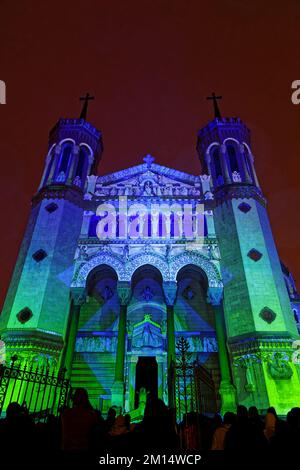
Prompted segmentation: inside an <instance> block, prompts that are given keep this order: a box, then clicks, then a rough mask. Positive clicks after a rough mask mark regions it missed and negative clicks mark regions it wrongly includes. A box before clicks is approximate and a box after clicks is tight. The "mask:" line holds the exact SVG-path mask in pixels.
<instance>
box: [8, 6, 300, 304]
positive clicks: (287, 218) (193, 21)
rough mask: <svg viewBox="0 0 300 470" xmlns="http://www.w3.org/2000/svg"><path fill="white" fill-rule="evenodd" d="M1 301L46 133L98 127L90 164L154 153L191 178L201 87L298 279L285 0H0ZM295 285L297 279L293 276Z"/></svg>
mask: <svg viewBox="0 0 300 470" xmlns="http://www.w3.org/2000/svg"><path fill="white" fill-rule="evenodd" d="M1 19H2V25H1V32H0V62H1V64H0V65H1V66H0V73H1V76H0V79H1V80H4V81H5V82H6V86H7V104H6V105H2V106H1V107H0V119H1V130H0V135H1V137H0V152H1V191H2V197H1V214H2V224H1V226H2V229H1V243H0V250H1V252H0V261H1V283H0V288H1V299H3V297H4V295H5V291H6V289H7V286H8V282H9V279H10V276H11V273H12V269H13V266H14V263H15V260H16V256H17V253H18V249H19V244H20V241H21V239H22V236H23V233H24V229H25V226H26V221H27V217H28V212H29V209H30V199H31V196H32V195H33V193H34V192H35V190H36V188H37V186H38V184H39V181H40V177H41V174H42V170H43V165H44V158H45V153H46V150H47V138H48V132H49V130H50V129H51V127H52V126H53V125H54V124H55V122H56V121H57V119H58V118H60V117H77V116H78V114H79V112H80V106H81V104H80V103H79V100H78V97H79V96H80V95H82V94H84V93H85V92H86V91H89V92H90V93H93V94H94V95H95V96H96V101H94V102H93V103H92V105H91V106H90V112H89V120H90V121H91V122H92V123H93V124H94V125H95V127H97V128H99V129H101V130H102V132H103V139H104V146H105V151H104V154H103V159H102V162H101V165H100V167H99V173H101V174H102V173H107V172H111V171H114V170H118V169H121V168H125V167H127V166H131V165H135V164H138V163H140V162H141V160H142V156H144V155H145V154H146V153H152V154H153V155H154V156H155V157H156V162H157V163H161V164H163V165H167V166H172V167H174V168H177V169H180V170H184V171H187V172H190V173H195V174H199V173H200V171H201V169H200V164H199V162H198V157H197V154H196V151H195V143H196V133H197V130H198V129H199V128H200V127H202V126H203V125H205V124H206V123H207V121H208V120H210V119H211V117H212V109H211V105H210V103H209V102H207V101H206V100H205V96H207V95H208V94H210V93H211V92H212V91H216V92H217V93H219V94H222V95H223V100H222V103H221V109H222V112H223V115H225V116H240V117H241V118H242V119H243V120H244V121H245V122H246V123H247V125H248V127H250V129H251V130H252V141H253V152H254V155H255V157H256V170H257V173H258V177H259V180H260V183H261V186H262V188H263V190H264V193H265V195H266V197H267V198H268V201H269V206H268V207H269V214H270V218H271V223H272V226H273V231H274V235H275V238H276V242H277V246H278V249H279V253H280V256H281V258H282V259H283V260H284V262H285V263H286V264H287V265H288V266H289V268H290V269H291V270H292V272H293V273H294V275H295V278H296V280H297V279H298V281H299V283H298V284H300V263H299V249H300V236H299V235H300V217H299V210H298V208H299V206H300V190H299V173H300V171H299V170H300V164H299V161H300V139H299V127H300V105H299V106H295V105H293V104H292V102H291V97H290V96H291V83H292V81H293V80H296V79H299V78H300V77H299V72H298V70H299V24H300V4H299V2H298V0H297V1H296V0H287V1H286V2H284V5H283V4H282V3H281V2H274V1H264V2H262V1H261V0H252V1H243V0H222V1H221V0H214V1H213V2H204V1H201V0H179V1H178V0H169V1H168V0H138V1H136V0H126V1H120V0H119V1H117V0H115V1H113V0H112V1H103V0H97V1H96V0H95V1H91V0H85V1H84V2H78V1H77V2H76V1H74V0H73V1H72V2H66V1H59V2H56V1H52V2H41V1H40V0H39V1H35V0H31V1H30V2H29V1H18V2H12V1H9V0H5V1H2V2H1ZM299 287H300V285H299Z"/></svg>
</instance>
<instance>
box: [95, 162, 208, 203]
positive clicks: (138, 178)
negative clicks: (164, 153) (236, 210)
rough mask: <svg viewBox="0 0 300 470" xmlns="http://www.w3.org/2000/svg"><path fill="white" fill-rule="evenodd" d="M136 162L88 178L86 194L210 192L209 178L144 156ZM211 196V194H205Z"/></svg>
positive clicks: (120, 194)
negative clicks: (133, 164)
mask: <svg viewBox="0 0 300 470" xmlns="http://www.w3.org/2000/svg"><path fill="white" fill-rule="evenodd" d="M144 162H145V163H143V164H141V165H136V166H134V167H131V168H127V169H124V170H121V171H117V172H115V173H111V174H109V175H104V176H98V177H94V176H90V177H89V178H88V180H89V183H88V188H87V197H86V198H87V199H88V198H89V196H88V195H93V196H96V197H107V196H159V197H160V196H195V197H199V196H202V195H203V194H204V195H205V194H206V193H210V177H209V176H206V175H202V176H195V175H190V174H188V173H184V172H182V171H178V170H174V169H173V168H168V167H165V166H162V165H158V164H156V163H153V162H154V157H152V156H151V155H147V156H146V157H144ZM209 198H211V193H210V194H209Z"/></svg>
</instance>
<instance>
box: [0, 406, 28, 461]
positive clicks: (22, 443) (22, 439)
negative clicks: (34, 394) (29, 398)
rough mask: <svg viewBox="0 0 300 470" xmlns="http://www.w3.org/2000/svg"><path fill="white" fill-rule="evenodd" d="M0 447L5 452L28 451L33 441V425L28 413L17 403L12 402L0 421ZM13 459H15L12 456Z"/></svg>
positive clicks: (14, 455)
mask: <svg viewBox="0 0 300 470" xmlns="http://www.w3.org/2000/svg"><path fill="white" fill-rule="evenodd" d="M0 423H1V425H0V445H1V448H2V449H5V450H9V449H11V450H15V449H16V448H17V449H18V450H28V449H30V448H31V447H32V445H33V441H34V438H33V437H34V425H33V423H32V421H31V419H30V418H29V416H28V412H27V410H26V409H24V408H23V407H22V406H21V405H19V403H16V402H12V403H10V404H9V405H8V407H7V409H6V418H5V419H3V420H1V422H0ZM13 457H17V455H16V454H13Z"/></svg>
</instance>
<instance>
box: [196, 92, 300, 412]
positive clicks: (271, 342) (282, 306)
mask: <svg viewBox="0 0 300 470" xmlns="http://www.w3.org/2000/svg"><path fill="white" fill-rule="evenodd" d="M216 98H217V97H215V95H214V94H213V99H214V108H215V119H214V120H213V121H211V122H210V123H209V124H208V125H207V126H206V127H204V128H203V129H201V130H200V131H199V133H198V141H197V151H198V154H199V158H200V161H201V164H202V168H203V170H204V171H205V172H206V173H208V174H209V175H210V176H211V182H212V191H213V194H214V210H213V212H214V222H215V229H216V235H217V238H218V242H219V248H220V254H221V270H222V277H223V283H224V298H223V304H224V315H225V322H226V330H227V346H228V353H229V355H230V363H231V365H232V367H231V369H232V376H233V382H234V385H235V387H236V392H237V402H238V403H239V404H244V405H246V406H251V405H256V406H257V408H258V409H260V410H265V409H266V408H268V407H269V406H275V407H276V409H277V412H278V413H286V412H287V411H288V410H289V409H290V408H291V407H293V406H296V404H297V403H298V397H299V393H300V383H299V371H298V368H297V367H296V366H295V364H294V363H293V361H292V353H293V348H292V343H293V341H294V340H295V339H297V336H298V333H297V328H296V323H295V321H294V317H293V314H292V311H291V305H290V300H289V296H288V292H287V289H286V286H285V282H284V278H283V274H282V270H281V264H280V260H279V257H278V253H277V249H276V246H275V243H274V239H273V235H272V231H271V227H270V222H269V217H268V214H267V209H266V199H265V197H264V195H263V192H262V190H261V188H260V186H259V182H258V179H257V176H256V172H255V167H254V157H253V153H252V148H251V140H250V131H249V129H248V128H247V127H246V126H245V124H244V123H243V122H242V121H241V120H240V119H238V118H222V117H221V114H220V111H219V109H218V105H217V101H216Z"/></svg>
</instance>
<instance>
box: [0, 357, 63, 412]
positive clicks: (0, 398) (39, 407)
mask: <svg viewBox="0 0 300 470" xmlns="http://www.w3.org/2000/svg"><path fill="white" fill-rule="evenodd" d="M65 372H66V370H61V371H59V372H56V370H55V369H52V370H51V369H50V368H47V367H39V366H38V365H33V364H31V365H30V366H28V365H27V364H24V366H22V365H21V364H18V365H15V362H12V364H11V365H10V366H5V365H3V364H2V365H0V417H1V414H2V412H3V410H4V411H6V409H7V406H8V405H9V404H10V403H12V402H17V403H19V404H20V405H21V406H23V407H24V408H25V409H26V410H27V411H28V412H29V414H30V415H31V416H32V417H33V418H34V420H36V421H43V420H45V419H46V418H47V416H48V415H49V414H53V415H57V414H58V413H59V411H60V410H61V409H62V408H63V407H65V406H67V405H68V402H69V398H70V393H71V387H70V381H69V380H68V379H66V378H65Z"/></svg>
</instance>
